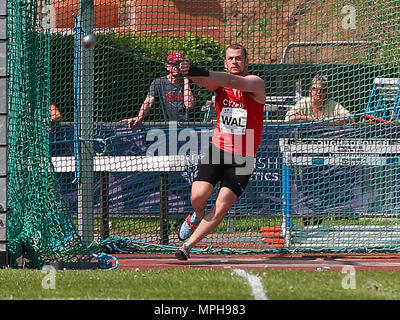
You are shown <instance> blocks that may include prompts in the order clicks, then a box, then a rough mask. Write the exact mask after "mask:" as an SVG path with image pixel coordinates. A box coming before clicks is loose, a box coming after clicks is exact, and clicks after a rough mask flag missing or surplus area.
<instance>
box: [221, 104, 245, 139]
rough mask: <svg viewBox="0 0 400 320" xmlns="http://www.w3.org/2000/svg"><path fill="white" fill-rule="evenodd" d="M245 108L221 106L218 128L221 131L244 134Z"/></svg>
mask: <svg viewBox="0 0 400 320" xmlns="http://www.w3.org/2000/svg"><path fill="white" fill-rule="evenodd" d="M246 125H247V110H246V109H239V108H223V109H222V110H221V114H220V117H219V128H220V129H221V131H222V132H225V133H229V134H236V135H245V134H246Z"/></svg>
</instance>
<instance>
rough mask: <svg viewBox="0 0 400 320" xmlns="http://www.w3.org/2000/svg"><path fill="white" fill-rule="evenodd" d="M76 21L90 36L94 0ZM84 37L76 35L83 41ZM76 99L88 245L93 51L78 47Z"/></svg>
mask: <svg viewBox="0 0 400 320" xmlns="http://www.w3.org/2000/svg"><path fill="white" fill-rule="evenodd" d="M79 17H80V23H81V27H82V29H81V30H82V31H84V32H86V33H92V32H93V26H94V5H93V0H80V2H79ZM83 36H84V34H83V32H80V33H79V39H80V40H82V38H83ZM78 63H79V66H80V68H78V76H79V77H80V79H79V81H78V83H79V85H80V99H79V104H78V108H79V130H78V132H79V134H78V136H79V161H80V163H79V169H80V172H79V178H78V179H77V183H78V231H79V233H80V235H81V237H82V240H83V241H84V242H85V243H87V244H89V243H91V242H92V241H93V240H94V222H93V220H94V219H93V207H94V206H93V203H94V200H93V198H94V195H93V177H94V172H93V141H92V139H93V100H94V99H93V95H94V92H93V91H94V90H93V85H94V51H93V50H92V49H86V48H83V47H82V46H80V59H79V61H78Z"/></svg>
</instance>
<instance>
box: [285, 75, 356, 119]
mask: <svg viewBox="0 0 400 320" xmlns="http://www.w3.org/2000/svg"><path fill="white" fill-rule="evenodd" d="M327 90H328V78H327V77H326V76H323V75H316V76H315V77H314V79H313V80H312V82H311V87H310V96H309V97H305V98H302V99H301V100H300V101H298V102H297V103H296V104H295V105H294V106H293V107H292V108H290V109H289V110H288V112H287V113H286V116H285V121H287V122H313V121H324V120H329V119H332V120H330V121H329V123H330V124H338V125H339V124H345V123H352V122H354V118H353V117H352V116H351V113H350V112H349V111H348V110H347V109H346V108H344V107H343V106H342V105H341V104H340V103H338V102H336V101H334V100H331V99H328V94H327Z"/></svg>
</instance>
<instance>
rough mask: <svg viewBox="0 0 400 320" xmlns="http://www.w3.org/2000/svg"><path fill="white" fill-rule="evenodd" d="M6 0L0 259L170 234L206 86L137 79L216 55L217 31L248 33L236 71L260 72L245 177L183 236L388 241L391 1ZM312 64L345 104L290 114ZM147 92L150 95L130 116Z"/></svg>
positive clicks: (210, 111)
mask: <svg viewBox="0 0 400 320" xmlns="http://www.w3.org/2000/svg"><path fill="white" fill-rule="evenodd" d="M7 4H8V23H7V28H8V39H9V40H8V48H7V51H8V57H7V58H8V74H9V80H8V104H9V109H8V143H9V152H8V172H9V185H8V202H9V210H8V216H7V222H8V229H7V230H8V249H9V252H10V254H11V262H12V264H13V265H16V264H17V262H16V261H17V259H18V258H19V257H23V258H25V259H26V260H27V261H29V265H30V266H32V267H38V266H41V265H43V264H45V263H52V262H58V261H66V262H79V261H91V260H92V259H98V260H100V258H99V257H100V256H99V255H100V254H102V253H105V254H113V253H125V252H130V253H132V252H167V253H170V252H173V250H175V249H176V247H177V246H179V245H180V244H181V241H179V240H178V238H177V232H178V230H179V226H180V225H181V223H182V221H183V220H184V219H185V217H186V216H187V215H188V214H191V213H192V212H193V209H192V207H191V203H190V190H191V185H192V181H193V175H194V172H195V168H196V165H197V163H198V161H199V159H200V158H201V155H202V154H204V151H205V149H206V148H207V146H208V143H209V139H210V137H211V135H212V131H213V128H214V126H215V120H216V115H215V109H214V93H213V92H210V91H208V90H206V89H204V88H201V87H198V86H196V85H195V84H194V83H192V84H191V85H190V88H191V89H190V92H189V90H188V87H185V85H184V82H183V81H178V82H176V83H175V82H174V83H172V84H170V85H172V87H173V88H172V89H171V88H170V89H169V91H168V92H167V91H162V90H160V89H157V90H156V91H154V92H153V91H150V86H151V84H152V82H153V80H154V79H156V78H163V79H164V80H165V79H166V76H167V74H168V69H169V68H171V66H170V65H168V64H167V56H168V55H169V54H170V53H171V52H173V51H180V52H182V53H183V54H184V56H185V58H188V59H190V60H191V61H192V62H193V63H195V64H196V65H199V66H201V67H204V68H207V69H210V70H215V71H224V70H225V69H224V68H225V67H224V49H225V48H226V46H227V45H228V44H231V43H240V44H243V45H244V46H245V47H246V48H247V50H248V55H249V65H248V70H249V72H251V73H254V74H257V75H259V76H260V77H262V78H263V79H264V81H265V83H266V95H267V98H266V102H265V110H264V128H263V135H262V140H261V144H260V147H259V149H258V151H257V155H256V159H255V163H254V171H253V175H252V178H251V180H250V182H249V185H248V187H247V189H246V191H245V193H244V194H243V195H242V196H241V197H240V198H239V200H238V201H237V202H236V203H235V205H234V206H233V207H232V209H231V210H230V211H229V212H228V214H227V215H226V217H225V219H224V220H223V222H222V223H221V224H220V225H219V226H218V228H217V229H216V230H215V231H214V232H213V233H212V234H210V235H209V236H208V237H206V238H205V239H203V241H202V242H201V243H200V244H199V245H198V246H197V247H196V248H195V249H194V251H193V252H194V253H196V252H202V253H204V252H208V253H226V252H229V253H265V252H271V253H272V252H276V253H282V252H363V253H365V252H378V251H379V252H397V251H398V250H399V248H400V229H399V224H398V214H399V210H400V201H399V200H398V199H399V198H398V195H399V192H400V190H399V187H398V184H397V183H396V181H397V175H398V174H399V159H400V148H399V146H400V143H399V141H400V130H399V129H398V128H399V127H398V123H399V121H398V120H399V116H400V114H399V112H400V110H399V103H400V100H399V99H400V91H399V70H398V57H399V41H400V34H399V26H398V21H399V12H400V10H399V9H400V7H399V3H398V1H392V0H391V1H384V0H378V1H361V0H359V1H353V2H352V3H348V2H346V1H339V0H334V1H323V2H321V1H299V0H298V1H291V0H290V1H288V0H282V1H258V0H257V1H255V0H254V1H236V0H221V1H216V0H199V1H186V0H185V1H183V0H182V1H181V0H152V1H144V0H136V1H127V0H109V1H101V0H80V1H78V0H64V1H61V0H59V1H55V0H54V1H51V0H35V1H32V0H18V1H15V0H8V2H7ZM88 34H94V35H95V37H96V42H92V44H94V45H95V46H94V47H93V48H88V47H86V44H87V43H86V42H85V40H84V39H86V38H85V36H87V35H88ZM89 44H90V43H89ZM316 75H320V76H322V79H326V85H327V98H328V99H331V100H334V101H335V102H336V103H338V104H340V105H341V106H342V107H343V108H345V109H346V110H347V111H348V112H349V113H348V114H347V113H346V115H345V116H343V115H342V114H335V115H334V116H332V114H326V115H325V117H323V118H321V117H319V116H317V115H316V114H314V116H313V117H312V118H309V119H306V120H303V121H301V122H300V121H296V122H293V121H290V119H288V117H287V113H288V112H293V110H295V109H296V107H295V105H296V104H297V103H298V102H300V101H303V100H304V99H305V98H307V97H309V96H310V95H311V94H312V87H313V85H312V80H313V78H314V77H315V76H316ZM180 80H182V79H180ZM158 81H160V80H158ZM167 81H168V80H167ZM324 81H325V80H324ZM188 94H191V96H192V97H193V99H194V101H195V102H194V105H190V106H187V105H186V106H185V104H184V102H185V98H186V96H187V95H188ZM148 95H154V96H155V98H156V99H155V102H154V104H153V105H152V106H151V108H150V109H149V110H148V112H147V113H146V114H145V116H144V118H143V119H142V121H141V122H140V123H138V125H136V126H132V127H130V126H129V121H128V120H127V119H132V118H134V117H137V116H138V114H139V112H140V110H141V108H142V105H143V102H144V101H145V99H146V97H147V96H148ZM160 96H163V99H161V98H160ZM162 101H164V103H163V102H162ZM165 101H167V102H165ZM168 106H171V107H168ZM332 118H334V119H333V120H338V121H333V120H332ZM348 119H352V122H351V123H344V122H340V121H339V120H348ZM131 123H133V121H131ZM216 197H217V189H216V191H215V192H214V194H213V195H212V196H211V198H210V201H209V203H208V206H207V210H210V209H211V207H212V205H213V203H214V201H215V199H216ZM107 258H109V256H107ZM106 265H107V266H109V264H106Z"/></svg>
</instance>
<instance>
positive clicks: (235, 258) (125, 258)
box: [113, 253, 400, 271]
mask: <svg viewBox="0 0 400 320" xmlns="http://www.w3.org/2000/svg"><path fill="white" fill-rule="evenodd" d="M113 256H114V257H116V258H117V259H118V261H119V267H118V269H136V268H138V269H163V268H206V269H207V268H208V269H237V268H240V269H287V270H321V271H322V270H342V269H343V268H344V267H353V268H354V269H355V270H400V254H382V253H380V254H257V255H216V254H214V255H205V254H193V255H192V256H191V258H190V259H189V260H187V261H179V260H177V259H176V258H175V256H174V254H173V253H172V254H114V255H113Z"/></svg>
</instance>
